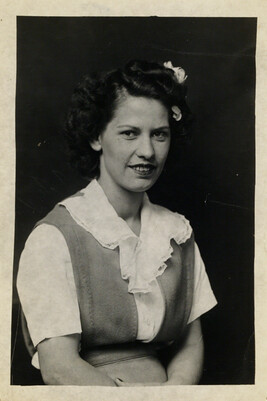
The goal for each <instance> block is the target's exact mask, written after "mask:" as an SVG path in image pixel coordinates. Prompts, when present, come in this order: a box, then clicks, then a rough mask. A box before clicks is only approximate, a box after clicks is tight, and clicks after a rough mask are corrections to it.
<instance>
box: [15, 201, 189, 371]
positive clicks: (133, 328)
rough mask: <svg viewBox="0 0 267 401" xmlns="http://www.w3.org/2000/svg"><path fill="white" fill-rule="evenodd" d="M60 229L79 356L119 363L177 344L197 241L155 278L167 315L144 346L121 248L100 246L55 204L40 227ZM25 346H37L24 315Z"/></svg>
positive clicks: (178, 251) (177, 251) (177, 252)
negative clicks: (75, 309) (78, 329)
mask: <svg viewBox="0 0 267 401" xmlns="http://www.w3.org/2000/svg"><path fill="white" fill-rule="evenodd" d="M43 223H45V224H50V225H53V226H55V227H57V228H58V229H59V230H60V231H61V233H62V234H63V236H64V238H65V241H66V243H67V246H68V249H69V253H70V257H71V262H72V267H73V272H74V280H75V285H76V291H77V297H78V303H79V309H80V318H81V326H82V334H81V356H82V358H83V359H85V360H86V361H87V362H89V363H90V364H92V365H93V366H101V365H105V364H109V363H112V362H114V361H117V360H124V359H129V358H136V357H142V356H143V355H155V352H156V350H157V349H158V348H160V347H161V345H162V344H164V343H167V342H170V341H174V340H175V341H176V340H177V339H178V338H179V337H180V336H181V335H182V334H183V332H184V330H185V327H186V325H187V321H188V318H189V315H190V311H191V307H192V298H193V288H194V282H193V281H194V238H193V234H192V236H191V237H190V238H189V239H188V240H187V241H186V242H185V243H183V244H181V245H177V243H176V242H175V241H174V240H172V241H171V245H172V247H173V253H172V256H171V257H170V258H169V259H168V260H167V261H166V264H167V268H166V270H165V271H164V273H163V274H162V275H161V276H159V277H158V278H157V281H158V284H159V287H160V289H161V291H162V295H163V299H164V302H165V315H164V318H163V321H162V324H161V327H160V330H159V332H158V334H157V335H156V337H155V338H154V339H153V341H152V342H150V343H142V342H140V341H137V340H136V337H137V322H138V320H137V308H136V304H135V300H134V295H133V294H131V293H129V292H128V282H127V281H126V280H123V279H122V277H121V272H120V264H119V249H118V247H117V248H115V249H114V250H111V249H107V248H104V247H102V245H100V243H99V242H98V241H97V240H96V239H95V238H94V237H93V235H92V234H90V233H89V232H87V231H86V230H85V229H84V228H83V227H81V226H80V225H78V224H77V223H76V222H75V220H74V219H73V218H72V217H71V215H70V214H69V212H68V211H67V209H66V208H65V207H64V206H62V205H56V206H55V208H54V209H53V210H52V211H51V212H50V213H48V215H47V216H46V217H45V218H44V219H42V220H40V221H39V222H38V223H37V224H36V226H38V225H40V224H43ZM22 323H23V324H22V327H23V333H24V338H25V343H26V345H27V348H28V350H29V352H30V354H33V346H32V344H31V340H30V336H29V333H28V330H27V324H26V322H25V318H24V316H22Z"/></svg>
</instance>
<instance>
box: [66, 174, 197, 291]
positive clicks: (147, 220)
mask: <svg viewBox="0 0 267 401" xmlns="http://www.w3.org/2000/svg"><path fill="white" fill-rule="evenodd" d="M60 205H63V206H65V207H66V209H67V210H68V212H69V213H70V215H71V216H72V218H73V219H74V220H75V221H76V223H77V224H79V225H80V226H81V227H83V228H84V229H85V230H86V231H88V232H89V233H90V234H92V235H93V236H94V238H95V239H96V240H97V241H98V242H99V243H100V244H101V245H102V246H103V247H105V248H108V249H115V248H116V247H119V250H120V269H121V277H122V279H123V280H128V292H130V293H132V294H136V293H149V292H151V291H152V288H151V283H152V282H153V281H154V280H156V278H157V277H159V276H161V275H162V274H163V273H164V271H165V269H166V267H167V263H166V262H167V260H168V259H170V258H171V256H172V254H173V247H172V245H171V240H174V241H175V242H176V243H177V244H178V245H180V244H182V243H184V242H186V241H187V240H188V239H189V238H190V237H191V234H192V228H191V226H190V223H189V221H188V220H187V219H186V218H185V217H184V216H183V215H181V214H178V213H174V212H171V211H170V210H168V209H166V208H164V207H162V206H158V205H154V204H152V203H151V202H150V201H149V199H148V197H147V195H145V197H144V202H143V206H142V211H141V232H140V236H139V237H137V236H136V235H135V234H134V233H133V232H132V230H131V229H130V227H129V226H128V225H127V223H126V222H125V221H124V220H123V219H122V218H120V217H119V216H118V215H117V213H116V211H115V210H114V208H113V207H112V205H111V204H110V203H109V201H108V199H107V197H106V195H105V193H104V191H103V190H102V188H101V186H100V185H99V184H98V182H97V181H96V180H93V181H92V182H91V183H90V184H89V185H88V186H87V187H86V188H84V189H83V190H82V191H81V192H79V193H78V194H77V195H76V196H73V197H70V198H67V199H65V200H64V201H62V202H60Z"/></svg>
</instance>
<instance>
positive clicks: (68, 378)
mask: <svg viewBox="0 0 267 401" xmlns="http://www.w3.org/2000/svg"><path fill="white" fill-rule="evenodd" d="M79 342H80V335H79V334H72V335H68V336H61V337H53V338H49V339H46V340H44V341H42V342H41V343H40V344H38V346H37V350H38V357H39V363H40V369H41V374H42V377H43V380H44V382H45V384H50V385H80V386H86V385H92V386H113V387H116V384H115V383H114V381H113V380H112V379H111V378H110V377H109V376H107V375H106V374H104V373H102V372H99V371H98V370H96V369H95V368H94V367H93V366H91V365H90V364H89V363H87V362H86V361H84V360H83V359H82V358H81V357H80V355H79V351H78V349H79Z"/></svg>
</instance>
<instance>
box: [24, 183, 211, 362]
mask: <svg viewBox="0 0 267 401" xmlns="http://www.w3.org/2000/svg"><path fill="white" fill-rule="evenodd" d="M81 194H82V196H75V197H70V198H67V199H66V200H64V201H63V202H60V205H62V206H64V207H66V208H67V210H68V212H69V213H70V214H71V216H72V217H73V219H74V220H75V221H76V222H77V223H78V224H79V225H81V226H82V227H83V228H85V229H86V230H87V231H88V232H90V233H91V234H92V235H93V236H94V237H95V239H96V240H97V241H98V242H99V243H100V244H101V245H102V246H103V247H106V248H109V249H115V248H116V247H117V246H118V247H119V250H120V266H119V267H118V268H120V270H121V276H122V279H124V280H128V291H129V292H131V293H133V294H134V299H135V302H136V307H137V312H138V333H137V339H138V340H140V341H144V342H149V341H151V340H152V339H153V338H154V337H155V336H156V335H157V333H158V331H159V328H160V325H161V322H162V319H163V316H164V312H165V311H164V301H163V298H162V294H161V291H160V288H159V285H158V282H157V280H156V277H158V276H159V275H161V274H162V273H163V272H164V270H165V268H166V263H165V262H166V261H167V259H169V258H170V256H171V254H172V252H173V249H172V247H171V244H170V241H171V239H173V240H175V242H176V243H178V244H181V243H183V242H185V241H186V240H187V239H188V238H189V237H190V236H191V233H192V228H191V226H190V224H189V222H188V221H187V220H186V219H185V217H184V216H182V215H179V214H178V213H173V212H171V211H169V210H167V209H165V208H163V207H161V206H158V205H154V204H152V203H151V202H150V201H149V199H148V197H147V196H145V198H144V202H143V205H142V211H141V232H140V235H139V237H137V236H136V235H135V234H134V233H133V232H132V230H131V229H130V228H129V226H128V225H127V223H126V222H125V221H124V220H123V219H121V218H120V217H118V215H117V213H116V211H115V210H114V208H113V207H112V205H111V204H110V203H109V201H108V199H107V197H106V195H105V193H104V191H103V190H102V188H101V186H100V185H99V184H98V182H97V181H96V180H93V181H92V182H91V183H90V184H89V185H88V186H87V187H86V188H84V189H83V190H82V191H81ZM17 288H18V293H19V298H20V301H21V304H22V309H23V312H24V314H25V317H26V320H27V324H28V328H29V332H30V335H31V339H32V341H33V344H34V346H35V347H36V346H37V344H39V343H40V342H41V341H43V340H44V339H46V338H51V337H57V336H63V335H68V334H73V333H81V331H82V329H81V322H80V313H79V306H78V300H77V294H76V288H75V282H74V276H73V270H72V265H71V260H70V254H69V250H68V247H67V244H66V242H65V239H64V237H63V235H62V233H61V232H60V231H59V230H58V229H57V228H56V227H54V226H51V225H48V224H41V225H40V226H38V227H36V228H35V229H34V230H33V232H32V233H31V235H30V236H29V238H28V240H27V242H26V244H25V247H24V250H23V252H22V255H21V258H20V265H19V273H18V278H17ZM216 303H217V301H216V298H215V296H214V294H213V291H212V289H211V286H210V283H209V279H208V276H207V274H206V271H205V266H204V264H203V261H202V259H201V256H200V253H199V249H198V247H197V245H196V244H195V266H194V295H193V305H192V310H191V313H190V317H189V320H188V323H191V322H192V321H193V320H195V319H197V318H198V317H199V316H201V315H202V314H203V313H205V312H207V311H208V310H210V309H211V308H213V307H214V306H215V305H216ZM32 364H33V365H34V366H35V367H37V368H39V363H38V358H37V352H36V353H35V354H34V356H33V359H32Z"/></svg>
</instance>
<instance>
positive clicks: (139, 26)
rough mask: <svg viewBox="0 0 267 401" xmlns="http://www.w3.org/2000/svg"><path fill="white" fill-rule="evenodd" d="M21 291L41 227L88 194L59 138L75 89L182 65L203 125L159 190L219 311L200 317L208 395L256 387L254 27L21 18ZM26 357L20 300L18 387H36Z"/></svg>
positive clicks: (252, 23)
mask: <svg viewBox="0 0 267 401" xmlns="http://www.w3.org/2000/svg"><path fill="white" fill-rule="evenodd" d="M17 33H18V36H17V38H18V41H17V45H18V46H17V98H16V147H17V176H16V228H15V252H14V283H15V280H16V275H17V268H18V260H19V256H20V253H21V251H22V249H23V245H24V242H25V240H26V238H27V236H28V235H29V233H30V231H31V230H32V228H33V226H34V224H35V222H37V221H38V220H39V219H40V218H42V217H43V216H44V215H45V214H46V213H47V212H48V211H49V210H50V209H51V208H52V207H53V206H54V204H55V203H56V202H58V201H59V200H62V199H63V198H64V197H66V196H68V195H70V194H72V193H74V192H75V191H76V190H77V189H79V188H81V187H83V186H85V185H86V184H87V183H86V182H85V181H84V179H82V178H80V177H79V176H78V174H77V173H76V172H74V171H72V170H71V168H70V167H69V166H68V162H67V157H66V155H65V149H64V145H63V141H62V127H63V123H64V118H65V114H66V111H67V108H68V104H69V99H70V96H71V94H72V91H73V88H74V86H75V85H76V83H77V82H78V81H79V79H80V77H81V76H82V75H83V74H85V73H87V72H88V71H91V70H99V69H100V70H103V69H104V70H108V69H111V68H116V67H118V66H120V65H123V64H124V63H125V62H127V61H128V60H129V59H132V58H141V59H148V60H156V61H159V62H164V61H168V60H171V61H172V63H173V65H174V66H182V67H183V68H184V69H185V70H186V72H187V74H188V76H189V77H188V80H187V85H188V103H189V105H190V107H191V109H192V111H193V113H194V114H195V117H196V121H195V124H194V133H193V137H192V140H191V143H189V144H188V145H187V146H186V147H181V148H179V149H175V150H174V152H172V155H171V156H170V159H169V162H168V164H167V167H166V171H165V172H164V173H163V175H162V177H161V178H160V180H159V182H158V183H157V184H156V186H155V187H154V188H153V189H152V190H151V191H150V197H151V199H152V201H153V202H156V203H159V204H162V205H164V206H166V207H169V208H170V209H172V210H175V211H178V212H180V213H182V214H185V215H186V217H187V218H188V219H189V220H190V222H191V224H192V226H193V228H194V231H195V236H196V240H197V242H198V244H199V247H200V249H201V253H202V256H203V259H204V261H205V264H206V269H207V272H208V275H209V277H210V281H211V284H212V288H213V290H214V292H215V295H216V297H217V300H218V306H217V307H216V308H214V309H213V310H212V311H210V312H209V313H207V314H206V315H204V316H203V318H202V325H203V332H204V339H205V345H206V346H205V354H206V355H205V367H204V374H203V378H202V381H201V384H243V383H244V384H245V383H254V293H253V286H254V283H253V261H254V120H255V115H254V95H255V59H254V56H255V44H256V19H255V18H157V17H144V18H142V17H138V18H136V17H129V18H128V17H127V18H126V17H120V18H116V17H115V18H114V17H105V18H102V17H101V18H100V17H88V18H83V17H78V18H72V17H71V18H69V17H64V18H60V17H18V21H17ZM40 380H41V379H40V374H39V371H37V370H36V369H34V368H33V367H32V366H31V365H30V358H29V356H28V354H27V352H26V350H25V348H24V345H23V340H22V335H21V329H20V322H19V303H18V296H17V292H16V289H15V287H14V296H13V319H12V370H11V383H12V384H39V383H41V381H40Z"/></svg>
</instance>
